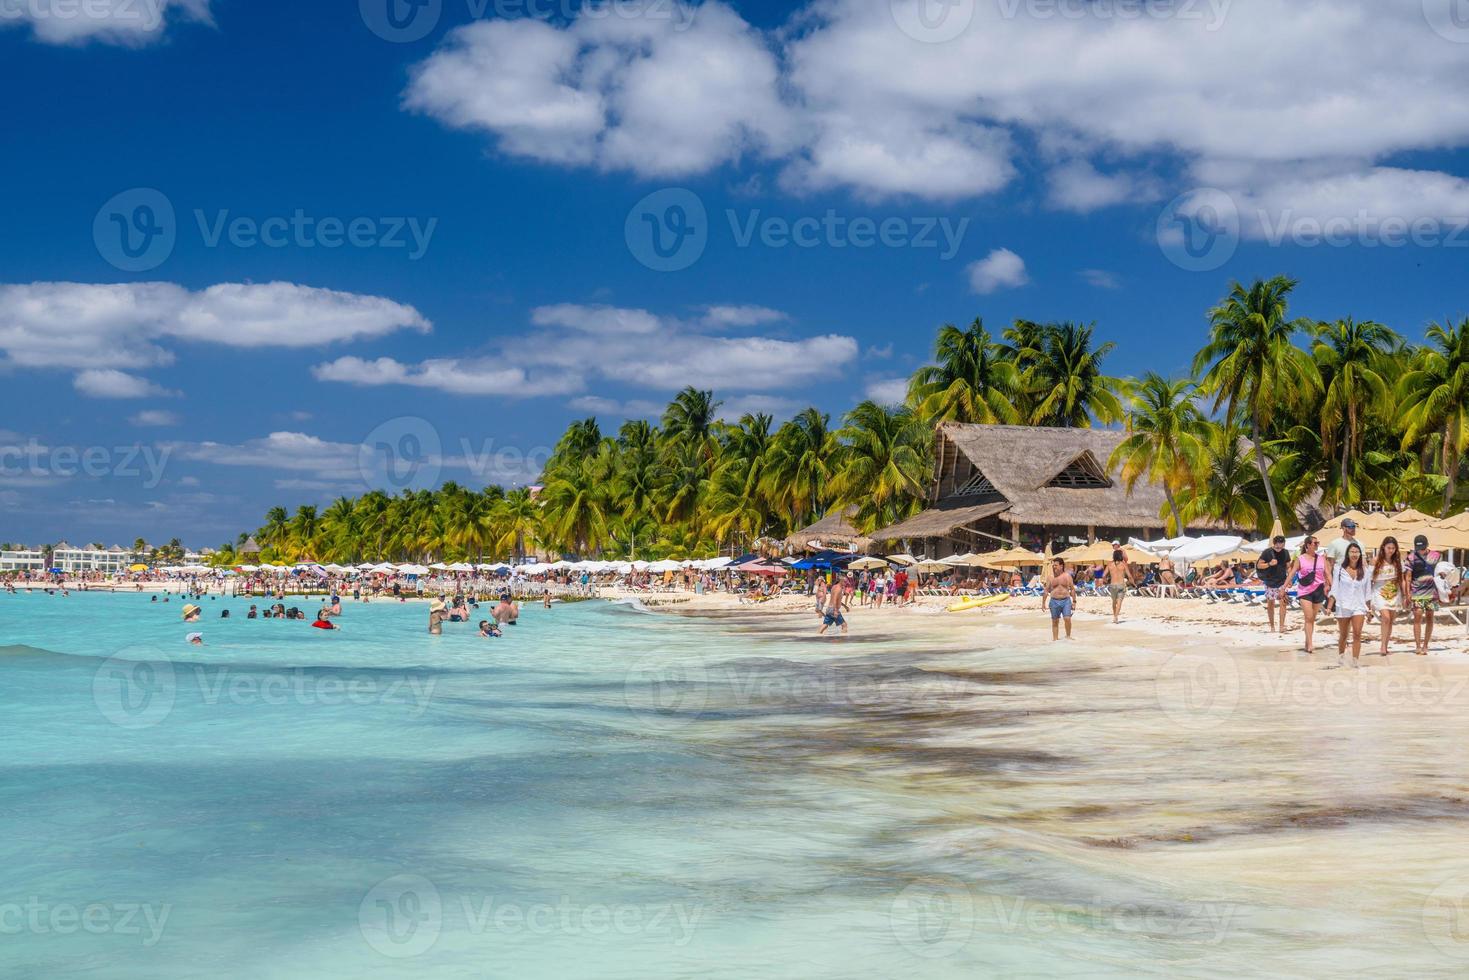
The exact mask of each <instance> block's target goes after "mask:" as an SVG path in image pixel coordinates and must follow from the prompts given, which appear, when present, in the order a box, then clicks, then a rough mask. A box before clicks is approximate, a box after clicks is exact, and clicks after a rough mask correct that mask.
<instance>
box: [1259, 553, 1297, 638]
mask: <svg viewBox="0 0 1469 980" xmlns="http://www.w3.org/2000/svg"><path fill="white" fill-rule="evenodd" d="M1255 571H1256V574H1258V575H1259V576H1260V584H1261V585H1263V586H1265V615H1266V616H1268V617H1269V618H1270V629H1271V630H1272V631H1273V630H1275V606H1276V604H1277V603H1279V604H1280V630H1279V632H1280V633H1281V635H1284V634H1285V611H1286V610H1287V609H1289V608H1290V596H1288V595H1287V594H1286V587H1287V583H1286V578H1287V576H1288V575H1289V573H1290V551H1289V550H1287V549H1286V547H1285V535H1283V534H1277V535H1276V536H1275V537H1274V538H1273V539H1271V541H1270V547H1268V548H1266V549H1265V550H1264V551H1262V552H1260V560H1259V561H1257V562H1255Z"/></svg>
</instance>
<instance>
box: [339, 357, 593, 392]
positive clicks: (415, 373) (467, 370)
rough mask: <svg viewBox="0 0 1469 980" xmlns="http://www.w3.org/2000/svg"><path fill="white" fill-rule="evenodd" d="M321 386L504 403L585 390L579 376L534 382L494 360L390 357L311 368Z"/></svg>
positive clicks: (539, 378)
mask: <svg viewBox="0 0 1469 980" xmlns="http://www.w3.org/2000/svg"><path fill="white" fill-rule="evenodd" d="M311 373H312V374H313V375H314V376H315V377H316V379H317V380H318V381H343V382H346V383H348V384H355V385H368V386H371V385H408V386H410V387H414V388H433V389H435V390H437V391H447V392H451V393H453V394H456V395H501V396H503V397H506V398H535V397H538V396H541V395H563V394H566V393H568V392H571V391H575V390H577V389H578V388H580V387H581V384H582V380H581V377H580V376H579V375H576V374H570V373H565V372H556V373H551V374H546V375H538V376H537V377H536V378H535V379H534V380H532V379H531V378H530V377H528V376H527V374H526V372H525V369H524V368H519V367H511V366H506V365H505V363H504V362H503V361H497V360H495V359H493V358H482V359H471V360H456V359H454V358H434V359H432V360H428V361H423V362H421V363H419V364H404V363H403V362H401V361H396V360H394V359H393V358H391V357H379V358H377V359H376V360H372V361H366V360H363V359H362V358H360V357H339V358H337V359H336V360H335V361H330V362H328V363H325V364H318V365H317V366H316V367H314V368H312V369H311Z"/></svg>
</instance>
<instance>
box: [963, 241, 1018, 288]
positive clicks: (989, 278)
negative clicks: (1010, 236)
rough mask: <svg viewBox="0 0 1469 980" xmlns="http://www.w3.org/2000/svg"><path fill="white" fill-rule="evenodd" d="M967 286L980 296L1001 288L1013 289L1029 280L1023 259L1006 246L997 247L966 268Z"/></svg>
mask: <svg viewBox="0 0 1469 980" xmlns="http://www.w3.org/2000/svg"><path fill="white" fill-rule="evenodd" d="M965 271H966V272H968V274H969V288H970V289H972V290H974V291H975V292H976V293H978V294H979V295H981V296H988V295H989V294H990V293H997V292H999V291H1000V290H1002V289H1015V288H1018V287H1020V286H1024V285H1025V284H1026V283H1028V282H1030V276H1028V275H1026V273H1025V260H1024V259H1022V258H1021V257H1020V256H1018V255H1016V254H1015V253H1014V252H1012V251H1010V250H1009V249H1008V248H997V249H995V250H994V251H993V252H991V253H990V254H989V255H986V256H985V257H984V258H982V259H980V260H979V261H977V262H971V263H970V264H969V267H968V269H966V270H965Z"/></svg>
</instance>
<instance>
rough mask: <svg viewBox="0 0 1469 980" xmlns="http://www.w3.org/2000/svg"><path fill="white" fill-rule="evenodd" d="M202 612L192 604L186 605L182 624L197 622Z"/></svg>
mask: <svg viewBox="0 0 1469 980" xmlns="http://www.w3.org/2000/svg"><path fill="white" fill-rule="evenodd" d="M203 611H204V610H202V609H200V608H199V607H198V606H196V605H194V604H193V603H192V602H191V603H189V604H187V605H186V606H184V622H186V623H195V622H198V621H199V614H200V613H202V612H203Z"/></svg>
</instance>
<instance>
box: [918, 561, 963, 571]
mask: <svg viewBox="0 0 1469 980" xmlns="http://www.w3.org/2000/svg"><path fill="white" fill-rule="evenodd" d="M952 567H953V566H951V565H950V564H949V563H948V562H946V561H920V562H917V563H915V564H913V565H910V566H909V570H910V571H914V572H947V571H950V570H951V569H952Z"/></svg>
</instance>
